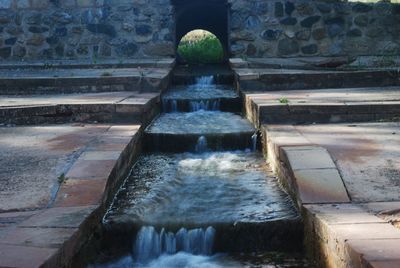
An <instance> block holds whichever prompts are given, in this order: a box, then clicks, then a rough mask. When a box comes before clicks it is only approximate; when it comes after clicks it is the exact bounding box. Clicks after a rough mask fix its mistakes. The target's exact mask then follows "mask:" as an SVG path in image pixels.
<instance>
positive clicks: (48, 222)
mask: <svg viewBox="0 0 400 268" xmlns="http://www.w3.org/2000/svg"><path fill="white" fill-rule="evenodd" d="M96 208H97V206H82V207H58V208H50V209H46V210H45V211H43V212H42V213H40V214H38V215H35V216H33V217H31V218H29V219H27V220H26V221H24V222H22V223H21V224H20V225H19V226H20V227H41V228H78V227H79V226H80V225H81V223H82V221H83V220H85V219H86V218H87V217H88V216H89V215H90V214H91V213H92V212H93V211H94V210H95V209H96Z"/></svg>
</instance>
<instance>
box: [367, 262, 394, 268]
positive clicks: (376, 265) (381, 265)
mask: <svg viewBox="0 0 400 268" xmlns="http://www.w3.org/2000/svg"><path fill="white" fill-rule="evenodd" d="M370 267H371V268H399V267H400V260H392V261H390V260H389V261H370V262H369V266H368V268H370Z"/></svg>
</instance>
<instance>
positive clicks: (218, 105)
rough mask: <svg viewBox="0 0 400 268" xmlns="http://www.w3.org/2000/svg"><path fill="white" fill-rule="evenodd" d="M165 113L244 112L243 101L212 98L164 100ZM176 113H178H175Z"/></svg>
mask: <svg viewBox="0 0 400 268" xmlns="http://www.w3.org/2000/svg"><path fill="white" fill-rule="evenodd" d="M162 105H163V107H162V108H163V109H162V110H163V112H173V111H174V109H175V108H176V109H177V111H178V112H192V111H193V110H194V109H196V110H198V108H201V109H204V110H219V111H222V112H231V113H239V112H241V111H242V100H241V99H240V98H239V97H237V98H210V99H206V100H204V99H201V100H194V99H174V100H173V99H163V100H162ZM175 112H176V111H175Z"/></svg>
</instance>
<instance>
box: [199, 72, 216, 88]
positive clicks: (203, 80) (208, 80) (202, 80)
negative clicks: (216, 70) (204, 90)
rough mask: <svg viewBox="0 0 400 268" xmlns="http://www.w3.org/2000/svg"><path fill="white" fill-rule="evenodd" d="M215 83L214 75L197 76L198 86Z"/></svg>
mask: <svg viewBox="0 0 400 268" xmlns="http://www.w3.org/2000/svg"><path fill="white" fill-rule="evenodd" d="M213 84H214V76H212V75H210V76H200V77H197V78H196V84H195V85H194V86H196V87H199V86H200V87H206V86H210V85H213Z"/></svg>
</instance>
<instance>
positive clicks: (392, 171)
mask: <svg viewBox="0 0 400 268" xmlns="http://www.w3.org/2000/svg"><path fill="white" fill-rule="evenodd" d="M295 128H296V129H297V130H298V131H299V132H300V133H301V134H302V135H303V136H304V137H306V138H307V139H308V140H310V142H312V143H314V144H317V145H319V146H322V147H324V148H326V149H327V150H328V151H329V153H330V154H331V155H332V157H333V158H334V159H335V163H336V165H337V167H338V169H339V171H340V174H341V175H342V178H343V181H344V183H345V185H346V189H347V190H348V192H349V195H350V197H351V199H352V200H353V201H355V202H361V203H372V202H394V201H400V184H399V175H400V173H399V170H400V151H399V150H397V148H398V147H399V142H400V131H399V122H378V123H352V124H323V125H318V124H317V125H307V126H295Z"/></svg>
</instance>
